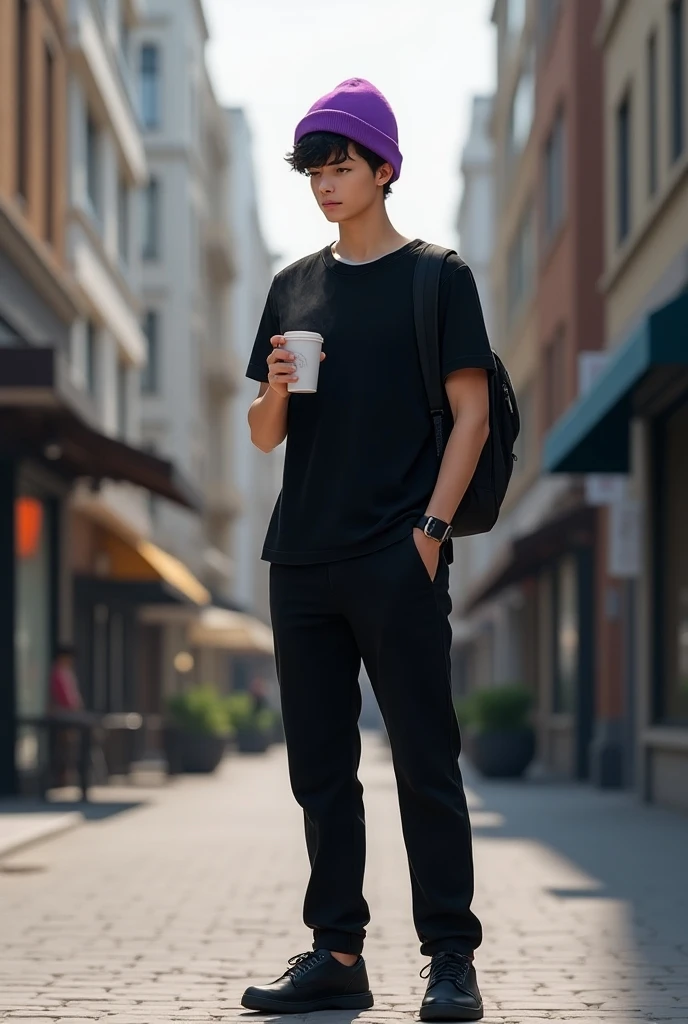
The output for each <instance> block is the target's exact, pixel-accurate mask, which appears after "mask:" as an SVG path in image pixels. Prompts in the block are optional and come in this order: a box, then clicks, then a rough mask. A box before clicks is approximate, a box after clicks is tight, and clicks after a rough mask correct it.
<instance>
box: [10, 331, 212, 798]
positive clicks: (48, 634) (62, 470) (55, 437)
mask: <svg viewBox="0 0 688 1024" xmlns="http://www.w3.org/2000/svg"><path fill="white" fill-rule="evenodd" d="M0 382H1V385H0V666H1V667H0V794H3V795H4V794H14V793H18V792H21V791H24V790H26V791H30V790H31V788H32V785H33V782H34V778H35V776H36V774H37V772H38V770H39V768H40V764H41V759H42V758H44V756H45V749H44V737H43V735H42V730H41V729H40V728H37V727H35V726H33V725H31V726H28V725H26V724H22V720H24V719H26V718H27V717H32V718H36V717H40V716H42V715H44V714H45V712H46V711H47V706H48V681H49V676H50V665H51V662H52V659H53V655H54V651H55V647H56V645H57V644H58V643H59V642H63V641H70V640H72V639H73V637H74V623H73V590H72V571H71V564H70V538H69V517H68V507H67V506H68V500H69V495H70V493H71V489H72V487H73V484H74V481H75V480H77V479H80V478H86V479H88V480H90V481H91V482H92V486H94V487H97V486H99V481H101V480H103V479H104V478H108V479H113V480H127V481H129V482H131V483H133V484H136V485H138V486H139V487H144V488H147V489H148V490H150V491H152V492H154V493H156V494H159V495H162V496H164V497H166V498H168V499H169V500H171V501H175V502H177V503H178V504H182V505H185V506H186V507H189V508H197V507H198V501H197V499H196V498H195V496H194V495H193V492H192V491H191V490H190V489H189V488H188V487H187V486H186V485H185V484H184V482H183V481H182V480H180V479H179V478H178V476H177V474H176V472H175V470H174V468H173V467H172V466H171V465H170V464H169V463H167V462H165V461H164V460H162V459H158V458H156V457H154V456H151V455H149V454H148V453H146V452H143V451H140V450H138V449H136V448H133V447H131V446H130V445H127V444H125V443H123V442H121V441H117V440H115V439H114V438H112V437H109V436H106V435H104V434H103V433H102V432H101V431H100V430H99V429H98V428H97V426H96V425H95V424H96V422H97V417H96V414H95V410H94V409H93V408H92V406H91V402H90V399H89V398H88V397H87V396H86V395H82V394H81V393H79V392H76V391H75V390H74V389H73V388H72V387H71V385H70V383H69V376H68V372H67V368H66V365H65V364H64V362H63V360H62V358H61V356H60V354H59V353H58V352H57V351H56V350H55V349H53V348H34V347H30V346H18V347H14V346H2V347H0ZM127 628H128V626H127V623H126V622H125V621H124V619H120V620H118V621H117V622H116V623H115V624H114V625H113V623H112V622H110V623H108V629H109V640H111V641H113V642H112V643H109V645H108V648H107V650H108V656H109V657H110V658H111V659H115V658H116V657H117V656H118V655H117V652H118V651H123V650H124V649H125V647H126V644H125V643H124V639H125V636H124V633H123V634H122V639H123V644H122V646H121V647H120V646H119V645H118V644H117V643H116V642H115V641H116V633H117V629H120V630H121V631H122V630H126V629H127ZM112 665H114V660H113V662H112V663H111V666H112ZM98 678H99V679H100V678H101V677H98ZM108 678H111V679H112V680H115V678H119V679H120V680H121V681H122V682H124V680H126V678H127V671H126V664H122V665H121V666H120V671H118V672H114V671H113V672H112V674H111V676H108ZM113 685H114V683H113Z"/></svg>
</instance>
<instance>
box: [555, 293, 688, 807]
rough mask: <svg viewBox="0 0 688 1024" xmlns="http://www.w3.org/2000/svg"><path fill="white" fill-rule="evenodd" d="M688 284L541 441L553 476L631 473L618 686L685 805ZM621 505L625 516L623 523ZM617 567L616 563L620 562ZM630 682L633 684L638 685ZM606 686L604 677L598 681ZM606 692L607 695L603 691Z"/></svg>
mask: <svg viewBox="0 0 688 1024" xmlns="http://www.w3.org/2000/svg"><path fill="white" fill-rule="evenodd" d="M687 451H688V293H685V292H684V293H683V294H681V295H679V296H678V298H676V299H674V301H672V302H670V303H668V304H667V305H666V306H664V307H662V308H661V309H659V310H657V311H656V312H654V313H652V314H651V315H650V316H648V317H647V318H646V319H645V320H644V322H643V323H642V324H641V325H640V327H639V328H638V329H637V330H636V331H635V332H634V333H633V334H632V336H631V337H629V338H628V339H627V341H626V342H625V343H624V344H622V345H621V346H620V347H619V348H618V349H617V350H615V351H614V353H612V354H611V356H610V360H609V363H608V365H607V367H606V368H605V370H604V372H603V373H602V374H601V376H600V377H599V379H598V380H597V382H596V384H595V385H594V386H593V388H592V389H591V391H590V392H589V393H588V394H587V395H586V396H585V397H584V398H582V399H581V400H580V401H579V402H578V403H577V404H576V405H575V406H574V407H573V408H572V409H571V410H570V411H569V413H568V414H567V415H566V416H565V417H564V418H563V419H562V420H561V421H560V422H559V423H558V424H557V425H556V426H555V428H554V429H553V431H552V432H551V434H550V436H549V437H548V439H547V442H546V446H545V469H547V470H548V471H549V472H553V473H562V472H563V473H581V474H584V473H601V474H609V473H612V474H627V475H628V485H627V495H628V496H627V497H626V498H624V499H623V505H621V503H620V507H619V508H617V509H616V513H615V514H612V515H610V517H609V522H610V530H611V531H612V532H611V533H610V535H609V536H608V538H607V540H608V544H609V545H610V547H612V548H613V547H614V545H617V546H618V545H619V538H618V537H617V536H616V533H617V532H619V530H618V527H617V526H614V521H615V519H616V520H617V521H620V522H621V523H622V524H624V525H623V529H624V530H625V535H626V536H625V540H624V545H625V546H624V558H625V560H626V561H629V562H635V561H636V560H637V562H638V568H637V572H633V573H631V572H629V573H626V572H625V569H626V566H625V565H624V564H623V561H622V560H620V559H618V558H617V559H616V562H617V566H616V569H615V571H616V572H617V573H618V575H619V576H620V577H621V578H622V579H623V577H624V576H626V575H627V576H628V577H633V583H632V584H630V585H629V584H626V585H624V586H623V587H622V588H621V590H620V592H621V593H622V594H623V595H624V609H625V614H624V616H623V627H624V628H623V633H624V636H623V640H622V648H623V649H624V650H628V651H629V652H630V654H629V657H628V658H627V659H626V664H625V666H624V677H625V678H624V680H623V682H622V686H621V691H622V696H623V701H624V706H623V708H622V714H623V718H624V720H625V721H626V722H632V723H633V731H634V736H633V737H632V742H633V744H634V747H635V751H634V753H635V757H634V763H635V767H636V770H635V773H634V774H635V782H636V785H637V787H638V789H639V791H640V792H641V793H642V794H643V795H644V796H645V798H646V799H649V800H656V801H658V802H661V803H666V804H668V805H672V806H679V807H684V808H688V545H687V544H686V541H685V524H686V521H688V473H687V471H686V452H687ZM621 513H625V517H626V518H625V521H624V519H623V518H622V515H621ZM620 561H621V562H622V564H618V563H619V562H620ZM631 684H632V685H631ZM607 685H608V680H607V679H606V678H605V677H602V678H601V679H600V686H601V687H602V688H604V687H605V686H607ZM601 698H602V700H604V698H605V694H604V692H603V693H602V694H601Z"/></svg>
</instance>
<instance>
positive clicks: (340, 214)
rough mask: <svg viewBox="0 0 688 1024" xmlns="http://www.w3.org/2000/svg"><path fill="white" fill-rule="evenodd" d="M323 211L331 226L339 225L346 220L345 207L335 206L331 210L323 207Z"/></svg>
mask: <svg viewBox="0 0 688 1024" xmlns="http://www.w3.org/2000/svg"><path fill="white" fill-rule="evenodd" d="M321 209H322V212H323V213H324V214H325V216H326V217H327V219H328V220H329V221H330V223H331V224H338V223H339V222H340V221H341V220H346V213H345V212H344V207H343V206H333V207H332V208H331V209H329V210H325V209H323V208H322V207H321Z"/></svg>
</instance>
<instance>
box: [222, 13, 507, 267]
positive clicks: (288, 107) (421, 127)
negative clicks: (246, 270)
mask: <svg viewBox="0 0 688 1024" xmlns="http://www.w3.org/2000/svg"><path fill="white" fill-rule="evenodd" d="M204 4H205V8H206V12H207V15H208V21H209V25H210V31H211V37H212V38H211V42H210V45H209V49H208V62H209V66H210V72H211V75H212V77H213V80H214V82H215V85H216V88H217V94H218V98H219V100H220V102H221V103H223V104H225V105H231V106H243V107H244V108H245V109H246V111H247V114H248V117H249V121H250V123H251V127H252V130H253V136H254V162H255V167H256V175H257V179H258V190H259V193H258V194H259V198H260V209H261V218H262V222H263V227H264V230H265V234H266V238H267V241H268V244H269V245H270V247H271V248H272V250H273V251H274V252H276V253H278V254H279V259H278V261H277V264H276V268H277V269H279V268H280V267H283V266H286V265H287V264H288V263H291V262H293V261H294V260H296V259H298V258H299V257H300V256H304V255H306V254H307V253H310V252H314V251H315V250H317V249H320V248H322V247H323V246H324V245H326V244H327V243H328V242H331V241H333V240H334V238H333V229H332V227H330V226H329V225H328V224H327V222H326V221H325V219H324V218H323V216H322V214H321V213H320V211H319V210H318V208H317V206H316V204H315V200H314V199H313V197H312V196H311V192H310V187H309V184H308V180H307V179H306V178H302V177H301V176H300V175H297V174H295V173H294V172H293V171H290V169H289V167H288V165H287V164H286V163H284V160H283V157H284V154H285V153H286V152H287V150H288V149H289V148H290V146H291V143H292V138H293V131H294V128H295V126H296V124H297V123H298V121H299V120H300V119H301V117H302V116H303V115H304V114H305V113H306V111H307V110H308V108H309V107H310V106H311V104H312V103H313V102H314V101H315V100H316V99H318V97H320V96H322V95H324V94H325V93H327V92H330V91H331V90H332V89H333V88H334V86H335V85H337V84H338V83H339V82H341V81H343V80H344V79H345V78H353V77H355V76H358V77H361V78H367V79H369V80H370V81H371V82H373V83H374V85H376V86H377V88H378V89H380V90H381V91H382V92H383V93H384V94H385V96H386V97H387V99H388V100H389V101H390V103H391V104H392V108H393V109H394V112H395V114H396V117H397V121H398V124H399V142H400V148H401V151H402V154H403V156H404V166H403V169H402V174H401V178H400V180H399V181H398V182H397V183H396V184H395V186H394V194H393V196H392V197H391V198H390V199H389V200H388V202H389V211H390V215H391V217H392V220H393V222H394V225H395V227H396V228H397V229H398V230H399V231H401V232H403V233H404V234H406V235H408V236H410V237H414V238H415V237H422V238H426V239H427V240H428V241H433V242H436V243H438V244H440V245H448V246H455V245H456V244H457V237H456V229H455V222H456V214H457V210H458V202H459V197H460V191H461V179H460V174H459V163H460V154H461V148H462V145H463V141H464V139H465V137H466V133H467V131H468V125H469V117H470V106H471V98H472V96H473V95H475V94H482V93H489V92H491V91H492V90H493V88H494V80H495V54H494V45H493V29H492V26H491V24H490V20H489V19H490V11H491V8H492V0H425V2H422V0H238V2H237V0H204Z"/></svg>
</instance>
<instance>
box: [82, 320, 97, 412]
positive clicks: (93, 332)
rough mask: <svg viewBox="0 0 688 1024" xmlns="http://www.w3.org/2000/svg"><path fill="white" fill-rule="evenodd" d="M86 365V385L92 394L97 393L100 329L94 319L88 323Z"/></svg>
mask: <svg viewBox="0 0 688 1024" xmlns="http://www.w3.org/2000/svg"><path fill="white" fill-rule="evenodd" d="M85 361H86V365H85V367H84V377H85V378H86V387H87V388H88V393H89V394H90V395H95V393H96V389H97V361H98V330H97V328H96V325H95V324H94V323H93V321H92V320H89V321H88V322H87V324H86V354H85Z"/></svg>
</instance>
